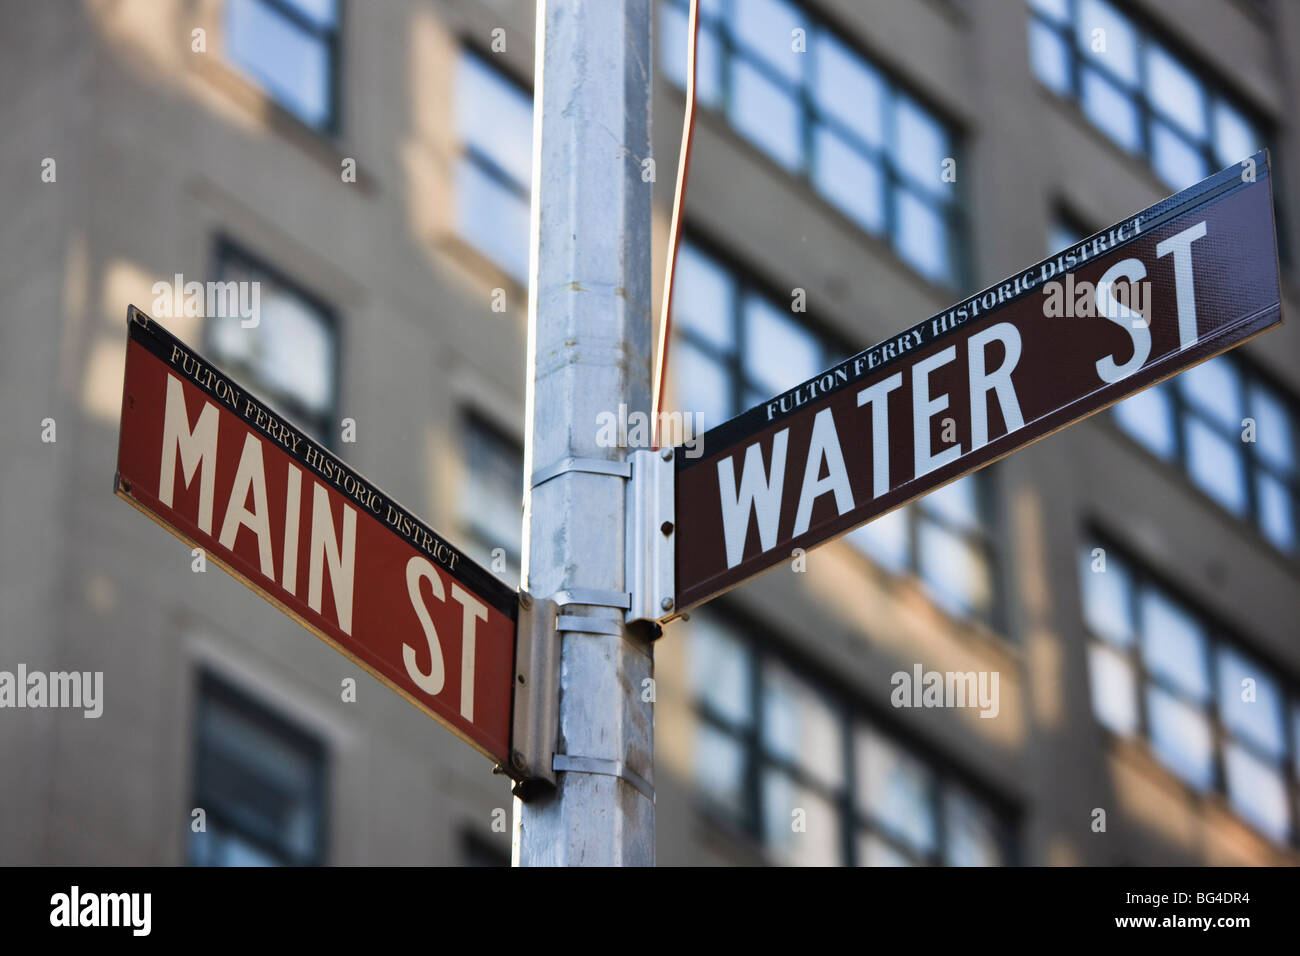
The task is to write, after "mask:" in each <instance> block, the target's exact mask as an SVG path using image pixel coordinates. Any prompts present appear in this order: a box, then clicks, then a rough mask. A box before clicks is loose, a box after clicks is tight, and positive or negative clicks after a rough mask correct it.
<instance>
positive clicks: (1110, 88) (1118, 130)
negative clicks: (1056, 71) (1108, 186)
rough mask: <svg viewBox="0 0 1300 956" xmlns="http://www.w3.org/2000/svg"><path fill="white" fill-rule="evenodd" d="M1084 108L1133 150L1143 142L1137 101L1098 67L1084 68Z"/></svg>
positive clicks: (1121, 143)
mask: <svg viewBox="0 0 1300 956" xmlns="http://www.w3.org/2000/svg"><path fill="white" fill-rule="evenodd" d="M1082 82H1083V91H1082V100H1083V111H1084V113H1085V114H1087V116H1088V119H1090V120H1092V122H1093V123H1094V124H1096V125H1097V127H1098V128H1100V129H1101V131H1102V132H1104V133H1105V134H1106V135H1107V136H1109V137H1110V138H1111V139H1113V140H1114V141H1115V142H1116V143H1118V144H1119V145H1120V146H1122V147H1124V148H1125V149H1127V150H1129V151H1130V152H1137V150H1138V147H1139V146H1141V144H1142V134H1141V131H1140V128H1139V126H1138V109H1137V104H1136V103H1135V102H1134V101H1133V100H1132V99H1130V98H1129V97H1128V96H1127V95H1126V94H1125V93H1124V92H1123V91H1122V90H1120V88H1119V87H1117V86H1115V85H1114V84H1113V83H1111V82H1110V80H1107V79H1105V78H1104V77H1103V76H1102V75H1101V74H1100V73H1098V72H1097V71H1096V70H1090V69H1086V70H1084V71H1083V80H1082Z"/></svg>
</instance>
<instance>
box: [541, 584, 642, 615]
mask: <svg viewBox="0 0 1300 956" xmlns="http://www.w3.org/2000/svg"><path fill="white" fill-rule="evenodd" d="M551 600H553V601H554V602H555V603H556V605H557V606H559V607H568V606H569V605H570V604H585V605H589V606H590V607H612V608H617V609H618V610H620V611H626V610H627V609H628V608H629V607H631V606H632V596H631V595H630V594H628V593H627V592H626V591H603V590H601V589H600V588H564V589H563V590H560V591H556V592H555V594H554V595H552V597H551Z"/></svg>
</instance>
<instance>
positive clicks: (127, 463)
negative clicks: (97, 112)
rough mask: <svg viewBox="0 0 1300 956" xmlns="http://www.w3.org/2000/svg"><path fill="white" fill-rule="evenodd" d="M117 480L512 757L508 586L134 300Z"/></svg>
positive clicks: (500, 754)
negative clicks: (164, 326)
mask: <svg viewBox="0 0 1300 956" xmlns="http://www.w3.org/2000/svg"><path fill="white" fill-rule="evenodd" d="M127 326H128V329H129V333H128V340H127V353H126V380H125V383H124V385H123V390H122V429H121V435H120V438H119V444H118V455H117V480H116V493H117V494H118V496H119V497H122V498H125V499H126V500H127V501H128V502H130V503H131V504H132V505H134V506H135V507H136V508H138V509H140V510H141V511H143V512H144V513H145V514H147V515H149V517H151V518H153V519H154V520H155V521H157V522H158V523H159V524H161V525H162V526H163V527H165V528H167V529H168V530H169V531H171V532H172V533H173V534H175V535H176V536H177V537H179V538H181V539H182V540H184V541H186V542H188V543H190V544H191V545H194V546H196V547H199V548H202V549H204V551H205V552H206V554H207V556H208V558H210V559H211V560H212V561H213V562H215V563H216V564H219V565H220V566H221V567H223V568H225V569H226V570H227V571H229V572H230V573H231V574H232V575H234V576H235V577H236V578H237V579H238V580H240V581H242V582H243V583H244V584H245V585H247V586H248V587H249V588H251V589H252V590H253V591H256V592H257V593H258V594H260V595H262V596H263V597H264V598H266V599H267V600H268V601H270V602H271V603H272V604H274V605H275V606H276V607H278V608H279V609H280V610H281V611H284V612H285V613H286V614H288V615H289V616H290V617H292V618H294V619H295V620H297V621H298V622H299V623H300V624H302V625H303V626H304V627H306V628H308V629H309V630H310V631H312V633H314V634H315V635H316V636H317V637H319V638H321V639H322V640H324V641H325V642H326V643H327V644H329V645H330V646H332V647H333V648H334V649H335V650H338V651H339V652H341V653H342V654H343V655H344V656H346V657H348V658H349V659H351V660H352V661H354V662H355V663H357V664H358V665H360V666H361V667H363V668H365V669H366V670H367V671H369V672H370V673H371V674H373V675H374V676H375V677H377V678H378V679H379V680H380V681H382V682H383V683H384V684H386V685H388V687H389V688H391V689H392V690H394V691H395V692H397V693H398V694H400V695H401V696H402V697H405V698H406V699H407V700H408V701H410V702H411V703H413V704H415V705H416V706H417V707H419V708H420V709H421V710H423V711H424V712H425V713H426V714H428V715H429V716H431V717H433V718H434V719H436V720H437V721H439V722H440V723H442V724H443V725H444V726H446V727H447V728H448V729H449V730H451V731H452V732H453V733H455V734H456V735H457V736H458V737H460V738H461V739H462V740H464V741H465V742H467V743H469V744H470V745H471V746H473V747H475V748H476V749H477V750H479V751H481V752H482V753H484V754H485V755H487V756H489V757H491V758H492V759H493V760H495V761H497V762H498V763H500V764H501V765H502V766H503V767H506V768H510V767H511V756H512V751H511V747H510V744H511V705H512V702H513V699H514V689H515V679H514V666H515V636H516V622H517V620H518V606H517V598H516V595H515V592H514V591H512V590H511V589H510V588H508V587H507V586H506V585H505V584H503V583H502V582H501V581H499V580H498V579H497V578H496V577H494V576H493V575H492V574H491V573H489V572H488V571H486V570H485V569H483V568H481V567H480V566H479V565H477V564H475V563H474V562H473V561H471V560H470V559H469V558H467V557H466V556H465V555H464V554H462V553H461V552H460V551H459V550H458V549H457V548H455V547H453V546H452V545H451V544H450V543H448V542H447V541H446V539H444V538H443V537H442V536H441V535H439V534H438V533H437V532H435V531H433V530H432V529H431V528H429V527H428V526H427V525H425V524H424V523H423V522H421V521H420V520H419V519H418V518H416V517H414V516H413V515H412V514H411V513H410V512H408V511H407V510H406V509H404V508H403V507H402V506H401V505H399V504H398V503H397V502H396V501H394V500H393V499H392V498H390V497H389V496H388V495H387V494H385V493H384V492H383V491H382V490H380V489H379V488H377V487H376V486H375V485H373V484H371V483H370V482H369V481H367V480H366V479H365V478H364V477H362V476H361V475H360V474H359V473H358V472H357V471H355V470H354V469H353V468H351V467H350V466H349V465H347V464H346V463H345V462H343V461H342V460H340V459H339V458H337V457H336V456H335V455H333V454H332V453H331V452H330V451H329V450H328V449H326V448H324V447H322V446H321V445H319V444H317V443H316V442H315V441H313V440H312V439H311V438H309V437H308V436H307V435H305V434H304V433H303V432H302V431H301V430H300V429H298V428H297V427H296V426H294V425H293V424H292V423H291V422H289V421H288V420H287V419H285V418H284V417H283V416H281V415H280V414H279V413H278V412H276V411H275V410H274V409H272V408H271V407H269V406H267V405H266V404H265V403H264V402H262V401H260V400H259V399H258V398H257V397H256V396H255V395H253V393H252V392H250V391H249V390H248V389H247V388H245V387H244V386H243V385H242V384H240V383H239V382H236V381H235V380H234V379H232V378H231V377H230V376H229V375H227V374H225V373H224V372H223V371H221V370H220V369H219V368H216V367H215V366H213V365H212V364H211V363H209V362H208V361H207V360H205V359H204V358H203V357H202V356H200V355H198V354H197V353H195V352H194V351H192V350H191V349H190V348H189V347H188V346H186V345H185V343H183V342H181V341H180V340H179V339H177V338H176V337H174V336H173V335H171V334H170V333H169V332H167V331H166V330H164V329H163V328H161V327H160V326H159V325H158V323H157V322H154V321H152V320H150V319H149V318H148V317H147V316H145V315H144V313H142V312H140V311H139V310H138V309H136V308H134V307H132V308H130V309H129V310H128V313H127Z"/></svg>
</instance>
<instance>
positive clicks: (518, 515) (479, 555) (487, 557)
mask: <svg viewBox="0 0 1300 956" xmlns="http://www.w3.org/2000/svg"><path fill="white" fill-rule="evenodd" d="M461 429H462V444H461V447H463V448H464V449H465V471H466V474H465V482H464V484H463V485H462V487H461V495H460V513H461V516H462V521H463V523H464V526H465V530H466V533H467V535H468V538H469V541H470V545H469V547H467V548H466V550H467V551H468V552H469V553H470V555H471V556H472V557H473V558H474V559H475V560H477V561H478V562H479V563H480V564H482V565H483V566H484V567H486V568H489V569H491V570H492V571H493V572H495V573H496V574H497V575H498V576H499V577H500V578H501V579H502V580H503V581H505V582H506V583H507V584H509V585H510V586H511V587H517V586H518V585H519V567H520V558H521V550H520V549H521V538H520V536H521V535H522V533H523V517H522V514H523V487H524V458H523V453H522V452H521V451H520V449H519V445H518V443H517V442H515V441H513V440H512V439H510V438H507V437H506V436H505V435H504V434H502V433H501V431H500V430H498V429H497V428H495V427H493V426H492V425H490V424H488V423H487V422H486V421H484V420H483V419H482V418H480V417H479V416H477V415H473V414H467V415H465V416H464V418H463V419H462V422H461Z"/></svg>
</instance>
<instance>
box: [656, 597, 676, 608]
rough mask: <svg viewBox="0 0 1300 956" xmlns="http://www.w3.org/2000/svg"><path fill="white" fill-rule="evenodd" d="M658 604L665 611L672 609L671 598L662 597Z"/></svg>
mask: <svg viewBox="0 0 1300 956" xmlns="http://www.w3.org/2000/svg"><path fill="white" fill-rule="evenodd" d="M659 606H660V607H661V608H663V609H664V610H665V611H671V610H672V609H673V599H672V598H664V599H663V600H662V601H660V602H659Z"/></svg>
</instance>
